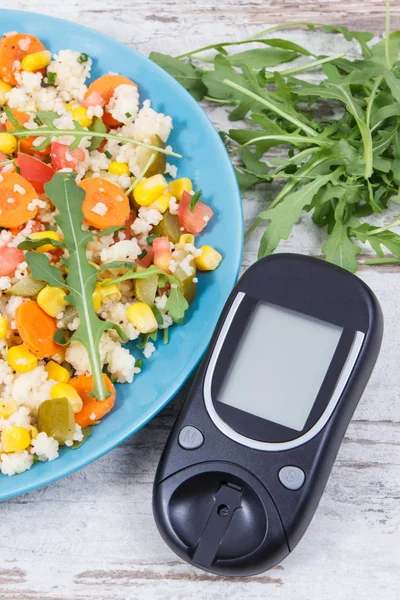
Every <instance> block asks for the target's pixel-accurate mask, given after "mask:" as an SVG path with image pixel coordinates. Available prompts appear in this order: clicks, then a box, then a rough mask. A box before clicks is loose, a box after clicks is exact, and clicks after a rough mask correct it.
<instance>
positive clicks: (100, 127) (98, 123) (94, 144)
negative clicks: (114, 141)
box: [89, 117, 107, 152]
mask: <svg viewBox="0 0 400 600" xmlns="http://www.w3.org/2000/svg"><path fill="white" fill-rule="evenodd" d="M89 130H90V131H95V132H96V133H106V132H107V127H106V126H105V124H104V121H103V119H101V118H100V117H94V119H93V123H92V124H91V126H90V127H89ZM103 141H104V138H101V137H92V141H91V142H90V146H89V151H90V152H91V151H92V150H97V149H98V148H100V146H101V144H102V143H103Z"/></svg>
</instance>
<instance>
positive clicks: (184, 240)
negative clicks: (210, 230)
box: [178, 233, 194, 246]
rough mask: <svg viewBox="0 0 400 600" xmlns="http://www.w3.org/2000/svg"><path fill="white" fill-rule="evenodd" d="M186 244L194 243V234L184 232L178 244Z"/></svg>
mask: <svg viewBox="0 0 400 600" xmlns="http://www.w3.org/2000/svg"><path fill="white" fill-rule="evenodd" d="M185 244H192V245H193V244H194V235H193V234H192V233H182V235H181V237H180V238H179V242H178V245H179V246H184V245H185Z"/></svg>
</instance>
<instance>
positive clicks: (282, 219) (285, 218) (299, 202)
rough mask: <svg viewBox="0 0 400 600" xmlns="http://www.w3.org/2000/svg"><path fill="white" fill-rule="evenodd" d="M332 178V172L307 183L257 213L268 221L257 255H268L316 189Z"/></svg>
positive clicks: (288, 233) (297, 218) (285, 233)
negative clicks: (277, 202) (273, 205)
mask: <svg viewBox="0 0 400 600" xmlns="http://www.w3.org/2000/svg"><path fill="white" fill-rule="evenodd" d="M332 178H333V174H332V173H328V175H325V176H323V177H319V178H318V179H315V180H314V181H311V182H310V183H307V184H306V185H304V186H303V187H301V188H300V189H299V190H297V191H295V192H293V193H292V194H289V195H288V196H287V197H286V198H285V199H284V200H282V202H281V203H280V204H278V205H277V206H275V207H274V208H269V209H267V210H266V211H264V212H262V213H260V214H259V216H258V218H259V219H263V220H268V221H270V224H269V226H268V227H267V229H266V231H265V233H264V235H263V236H262V238H261V242H260V249H259V251H258V257H259V258H262V257H263V256H268V254H271V253H272V252H273V251H274V250H275V248H276V247H277V246H278V244H279V242H280V241H281V240H286V239H287V238H288V237H289V235H290V232H291V231H292V227H293V225H294V224H295V223H296V222H297V221H298V220H299V218H300V215H301V213H302V211H303V209H304V207H305V206H307V205H309V204H311V202H312V199H313V197H314V195H315V194H316V193H317V192H318V190H319V189H320V188H321V187H322V186H324V185H325V184H326V183H328V181H331V179H332Z"/></svg>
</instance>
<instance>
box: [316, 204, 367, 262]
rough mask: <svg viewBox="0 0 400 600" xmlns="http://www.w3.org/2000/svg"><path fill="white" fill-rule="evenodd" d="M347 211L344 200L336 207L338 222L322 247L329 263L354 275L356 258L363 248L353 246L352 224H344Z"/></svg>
mask: <svg viewBox="0 0 400 600" xmlns="http://www.w3.org/2000/svg"><path fill="white" fill-rule="evenodd" d="M345 209H346V203H345V201H343V200H342V201H341V202H339V204H338V205H337V207H336V210H335V220H336V222H335V225H334V227H333V230H332V232H331V234H330V236H329V238H328V239H327V241H326V242H325V243H324V245H323V246H322V253H323V254H324V256H325V258H326V260H329V262H331V263H333V264H334V265H338V266H339V267H342V268H343V269H347V270H348V271H351V272H352V273H354V272H355V271H356V270H357V261H356V256H357V254H359V253H360V252H361V248H360V247H359V246H356V245H355V244H353V242H352V241H351V239H350V237H349V227H350V224H349V223H345V222H344V213H345Z"/></svg>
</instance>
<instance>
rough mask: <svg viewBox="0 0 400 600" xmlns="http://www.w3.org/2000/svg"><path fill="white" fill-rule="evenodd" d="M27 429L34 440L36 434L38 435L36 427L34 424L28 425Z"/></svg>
mask: <svg viewBox="0 0 400 600" xmlns="http://www.w3.org/2000/svg"><path fill="white" fill-rule="evenodd" d="M29 431H30V434H31V438H32V440H36V438H37V436H38V435H39V432H38V430H37V428H36V427H35V426H34V425H29Z"/></svg>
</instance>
